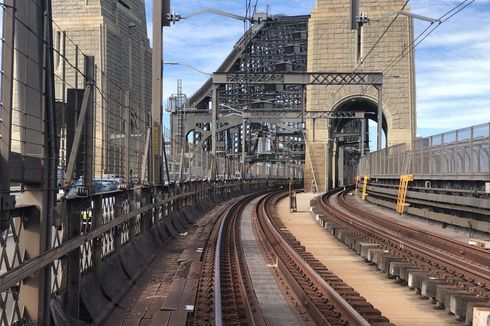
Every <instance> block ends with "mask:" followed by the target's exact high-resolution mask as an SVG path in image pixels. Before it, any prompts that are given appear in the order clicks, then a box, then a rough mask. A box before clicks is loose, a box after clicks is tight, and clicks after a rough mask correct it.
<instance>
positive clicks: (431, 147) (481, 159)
mask: <svg viewBox="0 0 490 326" xmlns="http://www.w3.org/2000/svg"><path fill="white" fill-rule="evenodd" d="M489 139H490V123H484V124H480V125H476V126H472V127H468V128H463V129H458V130H454V131H449V132H445V133H442V134H438V135H434V136H430V137H425V138H419V139H417V140H416V142H415V145H414V148H413V149H412V150H409V149H408V147H407V146H406V145H405V144H399V145H395V146H391V147H388V148H385V149H383V150H381V151H377V152H373V153H369V154H367V155H366V156H364V157H363V158H361V160H360V162H359V167H358V175H361V176H362V175H369V176H371V177H384V178H399V177H400V175H403V174H413V175H414V177H416V178H421V179H439V180H482V181H489V180H490V160H489V155H490V140H489Z"/></svg>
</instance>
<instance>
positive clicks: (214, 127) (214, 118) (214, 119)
mask: <svg viewBox="0 0 490 326" xmlns="http://www.w3.org/2000/svg"><path fill="white" fill-rule="evenodd" d="M217 141H218V85H216V84H213V99H212V106H211V156H212V157H211V170H210V173H209V178H210V180H216V173H217V171H216V170H217V165H218V162H217V157H216V152H217Z"/></svg>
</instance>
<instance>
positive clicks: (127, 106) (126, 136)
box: [124, 91, 131, 187]
mask: <svg viewBox="0 0 490 326" xmlns="http://www.w3.org/2000/svg"><path fill="white" fill-rule="evenodd" d="M130 111H131V108H130V104H129V91H125V92H124V120H125V124H124V127H125V128H124V179H125V180H126V185H127V186H128V187H129V183H130V182H131V175H130V172H131V170H130V167H129V141H130V138H131V112H130Z"/></svg>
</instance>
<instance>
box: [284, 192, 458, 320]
mask: <svg viewBox="0 0 490 326" xmlns="http://www.w3.org/2000/svg"><path fill="white" fill-rule="evenodd" d="M315 196H317V194H311V193H305V194H298V195H297V201H298V212H297V213H290V212H289V206H288V204H289V202H288V198H286V199H283V200H281V201H280V202H279V203H278V205H277V210H278V212H279V214H278V215H279V216H280V217H281V220H282V222H283V223H284V225H285V226H286V227H287V228H288V230H289V231H290V232H291V233H292V234H293V235H294V236H295V237H296V239H297V240H298V241H300V242H301V244H302V245H304V246H305V247H306V251H309V252H311V253H312V254H313V255H314V256H315V257H316V258H317V259H319V260H320V261H321V262H322V263H323V264H325V266H327V268H328V269H330V270H331V271H332V272H333V273H335V274H336V275H338V276H339V277H340V278H341V279H343V280H344V281H345V282H346V283H348V284H349V285H350V286H352V287H353V288H354V289H355V290H356V291H358V292H359V293H360V294H361V295H362V296H364V297H365V298H366V299H367V300H368V301H369V302H370V303H371V304H373V305H374V307H376V308H377V309H379V310H380V311H381V312H382V313H383V315H384V316H386V317H388V318H389V319H390V321H391V322H392V323H394V324H396V325H426V326H429V325H461V324H462V323H461V322H458V321H456V320H455V318H454V316H450V315H448V314H447V313H446V312H444V310H442V311H441V310H434V308H433V307H431V305H429V304H427V302H426V301H424V300H421V299H420V297H419V296H417V295H416V294H415V292H414V291H410V290H409V289H408V288H407V287H402V286H400V285H398V284H396V283H394V282H393V280H390V279H387V278H386V276H385V275H384V274H383V273H381V272H376V268H375V267H374V266H372V265H368V264H366V263H365V262H364V260H363V258H361V257H360V256H358V255H357V254H355V253H354V252H353V251H351V250H349V249H348V248H347V247H345V246H344V245H342V244H341V243H340V242H339V241H338V240H337V238H335V237H334V236H332V235H330V234H329V233H327V232H325V230H324V229H322V227H321V226H320V225H319V224H318V223H317V222H316V221H315V220H314V219H313V218H312V217H311V215H310V213H309V208H310V206H309V202H310V200H311V199H313V198H314V197H315Z"/></svg>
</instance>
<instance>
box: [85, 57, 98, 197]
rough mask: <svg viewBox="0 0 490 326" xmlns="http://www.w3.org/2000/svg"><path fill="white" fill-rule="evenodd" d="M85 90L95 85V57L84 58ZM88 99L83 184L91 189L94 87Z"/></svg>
mask: <svg viewBox="0 0 490 326" xmlns="http://www.w3.org/2000/svg"><path fill="white" fill-rule="evenodd" d="M84 61H85V62H84V68H85V88H86V89H87V85H95V57H93V56H85V58H84ZM89 89H90V90H89V92H90V93H89V98H88V102H87V105H88V106H87V113H86V115H85V137H84V139H85V144H84V145H85V149H84V157H83V162H84V165H83V166H84V171H83V184H84V186H85V187H88V188H89V189H91V191H90V193H92V179H93V171H94V87H90V88H89Z"/></svg>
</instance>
